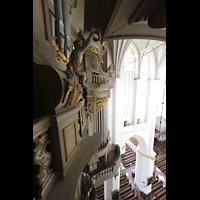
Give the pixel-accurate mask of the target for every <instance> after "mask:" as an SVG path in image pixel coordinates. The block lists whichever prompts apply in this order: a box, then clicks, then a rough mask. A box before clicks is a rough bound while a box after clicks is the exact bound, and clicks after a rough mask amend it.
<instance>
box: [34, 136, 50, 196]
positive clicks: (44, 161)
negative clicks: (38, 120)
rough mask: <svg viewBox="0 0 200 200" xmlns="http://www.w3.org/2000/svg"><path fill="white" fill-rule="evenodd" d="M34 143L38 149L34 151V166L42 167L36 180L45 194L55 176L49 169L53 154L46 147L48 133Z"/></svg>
mask: <svg viewBox="0 0 200 200" xmlns="http://www.w3.org/2000/svg"><path fill="white" fill-rule="evenodd" d="M33 142H34V143H35V144H36V147H35V148H34V149H33V164H34V165H39V166H40V170H39V174H37V175H36V178H37V179H38V180H39V181H38V184H39V185H40V186H41V187H42V192H41V193H43V191H44V188H45V187H46V185H47V183H48V182H49V181H50V180H51V179H52V177H53V176H54V173H52V171H53V169H49V165H50V164H51V159H52V154H51V153H50V152H47V151H46V146H47V144H48V143H49V140H48V135H47V133H46V132H44V133H42V134H40V135H39V136H38V137H37V138H35V139H34V140H33ZM41 195H42V194H41Z"/></svg>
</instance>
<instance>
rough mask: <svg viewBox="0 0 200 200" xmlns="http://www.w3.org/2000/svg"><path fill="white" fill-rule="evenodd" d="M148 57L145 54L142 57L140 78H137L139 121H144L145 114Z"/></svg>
mask: <svg viewBox="0 0 200 200" xmlns="http://www.w3.org/2000/svg"><path fill="white" fill-rule="evenodd" d="M149 65H150V63H149V59H148V57H147V56H143V57H142V61H141V68H140V80H139V88H140V89H139V91H138V95H139V99H138V116H137V117H138V118H139V119H140V120H139V123H142V122H145V115H146V101H147V84H148V71H149Z"/></svg>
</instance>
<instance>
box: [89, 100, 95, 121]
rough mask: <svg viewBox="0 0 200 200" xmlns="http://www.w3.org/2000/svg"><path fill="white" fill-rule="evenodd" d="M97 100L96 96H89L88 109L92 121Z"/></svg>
mask: <svg viewBox="0 0 200 200" xmlns="http://www.w3.org/2000/svg"><path fill="white" fill-rule="evenodd" d="M95 101H96V98H95V97H87V107H88V111H89V112H90V121H92V116H93V111H94V103H95Z"/></svg>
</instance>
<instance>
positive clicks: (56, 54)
mask: <svg viewBox="0 0 200 200" xmlns="http://www.w3.org/2000/svg"><path fill="white" fill-rule="evenodd" d="M56 39H57V37H53V38H52V45H53V52H54V57H55V59H57V60H59V61H61V62H63V63H65V64H67V63H68V62H69V59H68V58H66V57H65V55H64V53H63V48H62V49H61V50H60V49H59V46H58V44H57V43H56Z"/></svg>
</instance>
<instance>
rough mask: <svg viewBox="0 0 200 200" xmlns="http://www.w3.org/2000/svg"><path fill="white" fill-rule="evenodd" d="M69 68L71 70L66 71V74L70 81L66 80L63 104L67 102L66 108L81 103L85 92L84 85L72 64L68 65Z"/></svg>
mask: <svg viewBox="0 0 200 200" xmlns="http://www.w3.org/2000/svg"><path fill="white" fill-rule="evenodd" d="M67 66H68V68H69V69H66V73H67V75H68V77H69V79H64V81H65V82H66V92H65V95H64V99H63V102H64V101H66V104H65V106H73V105H74V104H76V103H77V102H78V101H79V99H80V97H81V95H82V93H83V91H82V85H81V84H80V83H79V78H78V76H77V75H76V74H75V72H74V68H73V66H72V64H71V63H68V65H67Z"/></svg>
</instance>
